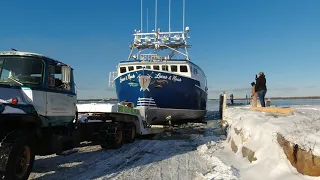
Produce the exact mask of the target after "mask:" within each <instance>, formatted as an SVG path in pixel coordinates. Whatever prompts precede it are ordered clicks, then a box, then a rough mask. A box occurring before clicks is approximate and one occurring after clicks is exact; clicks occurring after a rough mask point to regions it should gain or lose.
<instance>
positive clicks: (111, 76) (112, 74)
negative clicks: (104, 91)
mask: <svg viewBox="0 0 320 180" xmlns="http://www.w3.org/2000/svg"><path fill="white" fill-rule="evenodd" d="M117 76H118V72H117V71H112V72H110V73H109V87H111V88H114V87H115V83H114V80H115V79H116V77H117Z"/></svg>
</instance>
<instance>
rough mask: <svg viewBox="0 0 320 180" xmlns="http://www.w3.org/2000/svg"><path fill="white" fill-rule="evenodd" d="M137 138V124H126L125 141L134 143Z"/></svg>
mask: <svg viewBox="0 0 320 180" xmlns="http://www.w3.org/2000/svg"><path fill="white" fill-rule="evenodd" d="M135 138H136V126H135V125H134V124H125V128H124V141H125V142H127V143H133V142H134V140H135Z"/></svg>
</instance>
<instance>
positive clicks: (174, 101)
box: [115, 70, 207, 124]
mask: <svg viewBox="0 0 320 180" xmlns="http://www.w3.org/2000/svg"><path fill="white" fill-rule="evenodd" d="M115 85H116V92H117V96H118V99H119V101H125V100H127V101H130V102H133V103H134V104H135V106H141V107H145V108H146V109H147V110H146V111H147V112H146V113H147V114H148V116H149V117H151V114H150V113H151V112H152V116H157V117H156V118H153V121H152V122H151V121H150V123H151V124H154V123H156V122H159V121H165V120H166V119H163V118H164V117H168V116H171V120H172V121H178V120H180V119H201V118H203V117H204V116H205V113H206V105H207V93H206V92H205V91H203V90H202V89H201V88H200V87H199V86H200V83H199V81H197V80H194V79H191V78H188V77H184V76H179V75H176V74H171V73H169V72H168V73H167V72H162V71H161V72H159V71H151V70H139V71H134V72H130V73H126V74H123V75H122V76H119V77H118V78H116V79H115ZM148 111H149V113H148ZM186 112H187V113H186ZM149 114H150V115H149ZM155 114H157V115H155ZM155 119H157V120H155Z"/></svg>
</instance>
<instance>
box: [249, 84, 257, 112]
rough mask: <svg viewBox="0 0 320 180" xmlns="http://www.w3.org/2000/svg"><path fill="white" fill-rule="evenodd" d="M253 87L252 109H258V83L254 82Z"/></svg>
mask: <svg viewBox="0 0 320 180" xmlns="http://www.w3.org/2000/svg"><path fill="white" fill-rule="evenodd" d="M251 86H252V89H251V90H252V91H251V97H252V102H251V106H252V107H257V99H258V93H256V89H255V87H256V83H254V82H252V83H251Z"/></svg>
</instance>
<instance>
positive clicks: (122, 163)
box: [30, 112, 239, 180]
mask: <svg viewBox="0 0 320 180" xmlns="http://www.w3.org/2000/svg"><path fill="white" fill-rule="evenodd" d="M207 118H211V119H216V118H217V113H216V112H210V113H208V117H207ZM216 127H217V121H215V120H213V121H210V122H209V123H208V124H207V125H205V124H199V123H189V124H183V125H180V126H178V127H175V128H174V130H173V132H166V133H163V134H160V135H157V136H155V137H153V138H152V139H139V140H136V141H135V142H134V143H131V144H125V145H123V147H122V148H120V149H117V150H102V149H101V148H100V147H99V146H97V145H91V146H85V147H81V148H78V150H79V152H77V153H75V154H71V155H68V156H56V155H51V156H44V157H37V160H36V161H35V165H34V168H33V173H32V174H31V175H30V179H46V180H50V179H54V180H56V179H68V180H72V179H74V180H81V179H130V180H134V179H139V180H140V179H155V180H156V179H162V180H164V179H181V180H189V179H190V180H191V179H198V180H200V179H211V177H216V178H218V179H226V178H227V179H239V172H238V170H237V169H235V168H232V167H231V166H229V165H226V164H224V163H223V162H222V161H221V160H219V159H218V158H215V157H211V156H210V155H208V153H207V150H208V149H206V147H207V145H204V144H207V143H208V145H211V146H212V147H213V146H214V147H215V149H217V150H218V149H219V148H220V147H219V146H218V145H219V144H221V142H222V141H223V140H224V139H225V136H224V135H223V134H224V132H223V131H221V129H220V128H216ZM220 136H221V137H220ZM202 145H204V146H202Z"/></svg>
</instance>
